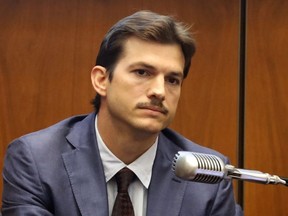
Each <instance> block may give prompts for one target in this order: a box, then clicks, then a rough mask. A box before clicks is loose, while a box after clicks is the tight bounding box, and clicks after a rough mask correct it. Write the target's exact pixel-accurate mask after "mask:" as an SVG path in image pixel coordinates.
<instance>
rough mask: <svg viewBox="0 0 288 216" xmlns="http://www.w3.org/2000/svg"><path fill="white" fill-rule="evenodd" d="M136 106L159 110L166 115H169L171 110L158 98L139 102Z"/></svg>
mask: <svg viewBox="0 0 288 216" xmlns="http://www.w3.org/2000/svg"><path fill="white" fill-rule="evenodd" d="M136 107H137V108H140V109H151V110H157V111H159V112H161V113H163V114H165V115H167V114H168V112H169V111H168V109H167V108H166V107H165V106H164V105H163V103H162V101H161V100H158V99H152V100H151V101H150V102H144V103H138V104H137V105H136Z"/></svg>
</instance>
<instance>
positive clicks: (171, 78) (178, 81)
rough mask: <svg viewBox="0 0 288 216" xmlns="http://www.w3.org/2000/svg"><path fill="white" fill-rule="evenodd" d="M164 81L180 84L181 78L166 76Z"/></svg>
mask: <svg viewBox="0 0 288 216" xmlns="http://www.w3.org/2000/svg"><path fill="white" fill-rule="evenodd" d="M166 81H167V82H168V83H170V84H172V85H180V84H181V80H180V79H179V78H176V77H167V78H166Z"/></svg>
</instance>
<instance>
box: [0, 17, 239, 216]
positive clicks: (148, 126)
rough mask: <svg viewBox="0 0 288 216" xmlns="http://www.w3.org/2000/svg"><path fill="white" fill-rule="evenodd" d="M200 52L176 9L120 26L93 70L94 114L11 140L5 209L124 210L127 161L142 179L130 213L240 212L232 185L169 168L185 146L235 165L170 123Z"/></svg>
mask: <svg viewBox="0 0 288 216" xmlns="http://www.w3.org/2000/svg"><path fill="white" fill-rule="evenodd" d="M194 51H195V45H194V40H193V38H192V37H191V36H190V34H189V32H188V29H187V28H186V27H185V26H183V25H182V24H180V23H178V22H176V21H175V20H174V19H172V18H171V17H168V16H162V15H159V14H156V13H153V12H149V11H140V12H137V13H135V14H133V15H131V16H128V17H126V18H124V19H122V20H120V21H119V22H118V23H117V24H116V25H114V26H113V27H112V28H111V29H110V31H109V32H108V33H107V35H106V36H105V38H104V40H103V42H102V44H101V47H100V50H99V54H98V57H97V61H96V66H95V67H94V68H93V69H92V72H91V80H92V85H93V87H94V89H95V91H96V93H97V95H96V97H95V99H94V102H93V103H94V106H95V112H94V113H91V114H89V115H87V116H75V117H71V118H69V119H66V120H64V121H62V122H60V123H58V124H56V125H53V126H51V127H49V128H47V129H44V130H41V131H38V132H35V133H32V134H29V135H26V136H23V137H21V138H19V139H17V140H15V141H13V142H12V143H11V144H10V146H9V148H8V150H7V155H6V158H5V165H4V171H3V178H4V192H3V205H2V206H3V209H2V211H3V215H21V216H22V215H43V216H45V215H47V216H48V215H58V216H67V215H69V216H74V215H75V216H76V215H97V216H98V215H99V216H106V215H111V214H112V215H116V213H115V212H114V211H115V208H116V207H113V206H114V203H116V201H115V200H117V198H116V197H117V187H118V186H117V184H118V183H116V179H117V182H118V177H115V176H117V173H118V171H120V170H122V169H123V168H124V167H127V168H128V169H129V170H131V171H133V173H134V174H135V176H136V177H135V180H134V181H133V182H132V183H130V185H129V189H128V192H129V196H128V198H127V199H128V200H131V201H132V208H133V209H132V215H133V212H134V215H136V216H142V215H143V216H144V215H149V216H166V215H167V216H176V215H182V216H185V215H189V216H193V215H194V216H207V215H215V216H216V215H221V216H233V215H242V212H241V209H240V208H239V206H238V205H236V204H235V201H234V196H233V189H232V185H231V183H230V182H226V181H222V182H221V183H219V184H211V185H209V184H202V183H195V182H187V181H183V180H181V179H179V178H178V177H176V176H175V175H174V173H173V172H172V171H171V163H172V160H173V157H174V155H175V153H177V152H178V151H195V152H202V153H209V154H215V155H218V156H219V157H221V158H222V159H223V160H224V161H225V162H228V161H227V158H225V157H224V156H223V155H221V154H219V153H217V152H215V151H213V150H211V149H207V148H204V147H202V146H199V145H197V144H194V143H193V142H191V141H188V140H187V139H185V138H184V137H182V136H181V135H179V134H177V133H176V132H174V131H172V130H170V129H167V126H168V125H169V124H170V122H171V121H172V120H173V118H174V115H175V112H176V108H177V104H178V100H179V97H180V92H181V85H182V82H183V79H184V78H185V77H186V76H187V74H188V71H189V67H190V62H191V57H192V56H193V54H194ZM125 170H127V169H125ZM133 178H134V177H133ZM119 187H120V186H119ZM119 190H120V189H119ZM121 190H122V189H121ZM121 190H120V191H121ZM119 193H120V192H119ZM130 204H131V203H130ZM130 204H129V205H130ZM115 205H116V204H115ZM120 215H121V214H120Z"/></svg>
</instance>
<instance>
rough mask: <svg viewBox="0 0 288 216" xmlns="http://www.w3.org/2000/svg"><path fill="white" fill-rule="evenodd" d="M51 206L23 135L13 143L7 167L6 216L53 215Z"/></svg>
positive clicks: (4, 195) (5, 179) (8, 152)
mask: <svg viewBox="0 0 288 216" xmlns="http://www.w3.org/2000/svg"><path fill="white" fill-rule="evenodd" d="M51 209H52V208H51V205H49V197H47V193H45V191H44V189H43V185H42V183H41V178H40V176H39V172H38V169H37V164H36V163H35V161H34V158H33V155H32V152H31V150H30V147H29V145H28V144H26V143H25V142H23V140H21V138H20V139H18V140H16V141H14V142H12V143H11V144H10V145H9V147H8V149H7V152H6V156H5V161H4V168H3V194H2V214H3V216H10V215H11V216H12V215H13V216H18V215H19V216H20V215H21V216H25V215H29V216H33V215H35V216H36V215H42V216H52V215H53V213H51V212H52V210H51Z"/></svg>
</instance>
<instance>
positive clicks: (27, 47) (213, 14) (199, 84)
mask: <svg viewBox="0 0 288 216" xmlns="http://www.w3.org/2000/svg"><path fill="white" fill-rule="evenodd" d="M0 4H1V7H0V26H1V34H0V91H1V92H0V93H1V101H0V107H1V108H0V111H1V112H0V118H1V119H0V131H1V138H0V139H1V140H0V145H1V152H0V158H1V164H0V165H1V167H2V158H3V155H4V153H5V149H6V147H7V144H8V143H9V142H10V141H11V140H12V139H14V138H16V137H18V136H20V135H22V134H25V133H28V132H31V131H34V130H38V129H40V128H43V127H46V126H48V125H50V124H52V123H54V122H57V121H59V120H61V119H63V118H65V117H67V116H71V115H74V114H79V113H86V112H89V111H91V110H92V107H91V105H90V104H89V102H90V100H91V99H92V98H93V97H94V91H93V90H92V88H91V84H90V70H91V68H92V67H93V65H94V62H95V57H96V53H97V51H98V47H99V44H100V41H101V40H102V38H103V35H104V34H105V33H106V31H107V30H108V28H109V27H110V26H111V25H112V24H114V23H115V22H116V21H117V20H118V19H120V18H122V17H123V16H126V15H128V14H131V13H132V12H134V11H136V10H139V9H150V10H154V11H156V12H161V13H166V14H174V15H176V17H177V18H179V19H180V20H183V21H185V22H187V23H192V24H193V23H194V26H193V29H194V30H195V31H196V33H195V37H196V39H197V41H198V50H197V54H196V56H195V58H194V60H193V62H192V69H191V72H190V75H189V77H188V78H187V80H186V81H185V83H184V86H183V92H182V99H181V101H180V105H179V111H178V114H177V116H176V120H175V123H174V124H173V127H174V128H175V129H177V130H178V131H179V132H180V133H182V134H184V135H185V136H187V137H188V138H190V139H192V140H194V141H196V142H197V143H199V144H202V145H206V146H208V147H212V148H215V149H217V150H219V151H221V152H223V153H224V154H226V155H228V156H229V157H230V158H231V160H232V163H233V164H236V159H237V155H236V154H237V153H236V149H237V100H238V99H237V96H238V92H237V91H238V83H237V82H238V80H237V79H238V39H239V38H238V37H239V32H238V31H239V30H238V29H239V1H230V0H202V1H199V0H178V1H173V0H168V1H165V4H164V3H163V2H162V1H152V0H145V1H143V0H142V1H140V0H138V1H135V0H125V1H124V0H113V1H112V0H106V1H94V0H81V1H80V0H69V1H68V0H66V1H65V0H63V1H56V0H50V1H38V0H30V1H16V0H9V1H5V0H0ZM1 191H2V185H0V192H1Z"/></svg>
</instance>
